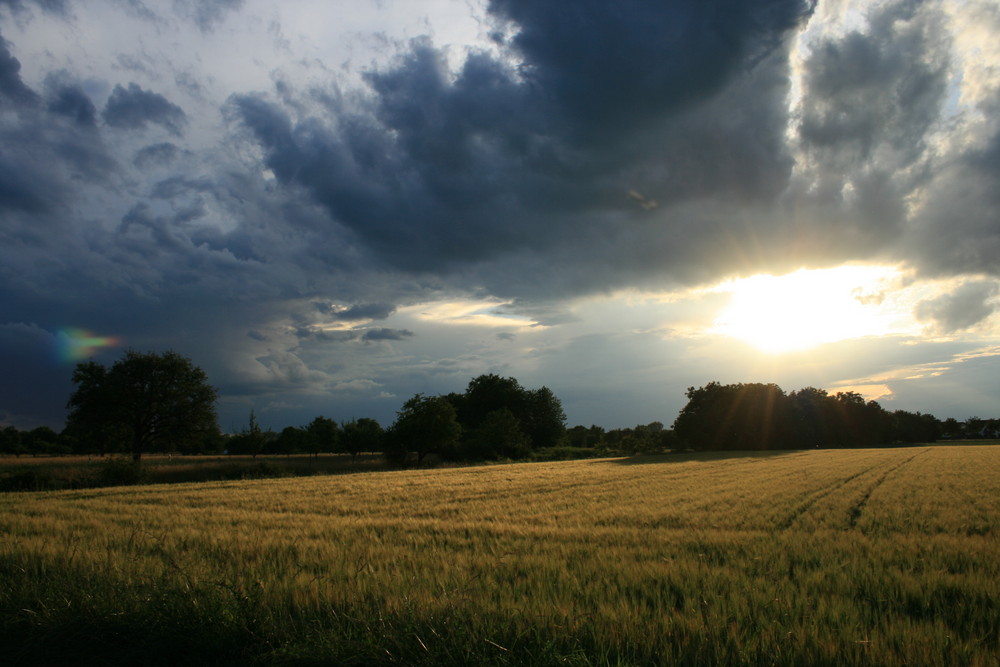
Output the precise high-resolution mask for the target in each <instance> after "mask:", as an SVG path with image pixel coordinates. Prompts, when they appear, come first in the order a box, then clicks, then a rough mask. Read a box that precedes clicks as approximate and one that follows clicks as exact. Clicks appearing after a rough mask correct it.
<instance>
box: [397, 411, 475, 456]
mask: <svg viewBox="0 0 1000 667" xmlns="http://www.w3.org/2000/svg"><path fill="white" fill-rule="evenodd" d="M461 435H462V427H461V426H460V425H459V423H458V419H457V415H456V413H455V407H454V406H453V405H452V404H451V403H450V402H449V401H448V399H447V398H445V397H444V396H424V395H423V394H417V395H416V396H414V397H413V398H411V399H410V400H408V401H407V402H406V403H404V404H403V407H402V409H400V410H399V412H398V413H396V421H395V422H394V423H393V425H392V426H391V427H390V429H389V439H390V446H389V447H388V448H387V450H386V454H387V455H388V456H389V458H391V459H396V460H399V461H401V462H405V461H406V458H407V456H408V455H409V452H416V454H417V463H421V462H422V461H423V460H424V457H425V456H426V455H428V454H437V455H439V456H442V457H444V458H452V457H454V456H455V454H456V451H457V448H458V443H459V438H460V437H461Z"/></svg>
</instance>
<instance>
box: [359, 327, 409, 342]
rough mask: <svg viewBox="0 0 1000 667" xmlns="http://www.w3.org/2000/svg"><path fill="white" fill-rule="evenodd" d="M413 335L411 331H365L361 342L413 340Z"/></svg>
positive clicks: (380, 329)
mask: <svg viewBox="0 0 1000 667" xmlns="http://www.w3.org/2000/svg"><path fill="white" fill-rule="evenodd" d="M413 335H414V334H413V332H412V331H410V330H409V329H388V328H384V327H382V328H378V329H365V332H364V333H363V334H361V340H363V341H365V342H366V343H368V342H371V341H380V340H404V339H406V338H411V337H412V336H413Z"/></svg>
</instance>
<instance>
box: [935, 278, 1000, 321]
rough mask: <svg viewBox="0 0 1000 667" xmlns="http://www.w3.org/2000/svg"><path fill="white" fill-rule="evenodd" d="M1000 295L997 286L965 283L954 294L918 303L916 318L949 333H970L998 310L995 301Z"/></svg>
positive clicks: (989, 282) (984, 282) (993, 284)
mask: <svg viewBox="0 0 1000 667" xmlns="http://www.w3.org/2000/svg"><path fill="white" fill-rule="evenodd" d="M997 294H1000V286H998V284H997V283H996V282H992V281H982V282H974V283H966V284H964V285H962V286H961V287H959V288H958V289H956V290H955V291H954V292H952V293H951V294H945V295H942V296H939V297H936V298H934V299H929V300H927V301H923V302H921V303H919V304H918V305H917V317H919V318H920V319H922V320H930V321H932V322H933V323H934V324H935V325H936V326H937V328H939V329H940V330H942V331H944V332H948V333H952V332H955V331H961V330H962V329H968V328H969V327H971V326H975V325H976V324H979V323H980V322H982V321H983V320H985V319H986V318H988V317H989V316H990V315H992V314H993V313H994V312H995V311H996V310H997V308H998V306H1000V304H998V303H997V302H996V300H995V298H994V297H996V296H997Z"/></svg>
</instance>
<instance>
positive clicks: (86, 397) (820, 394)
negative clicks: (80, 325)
mask: <svg viewBox="0 0 1000 667" xmlns="http://www.w3.org/2000/svg"><path fill="white" fill-rule="evenodd" d="M72 379H73V384H74V385H75V389H74V391H73V392H72V394H71V395H70V397H69V401H68V403H67V407H68V408H69V409H70V413H69V416H68V418H67V422H66V427H65V428H64V429H63V431H62V432H61V433H56V432H55V431H54V430H53V429H51V428H49V427H46V426H42V427H38V428H35V429H32V430H28V431H20V430H18V429H16V428H14V427H12V426H8V427H6V428H3V429H0V454H7V455H11V454H13V455H22V454H29V455H60V454H102V455H103V454H110V453H118V452H128V453H130V454H131V455H132V458H133V459H134V460H135V461H140V460H141V457H142V454H143V453H146V452H168V451H169V452H177V453H181V454H209V453H224V452H225V453H229V454H244V455H250V456H257V455H259V454H270V455H275V454H286V455H291V454H312V455H319V454H321V453H343V454H349V455H351V456H352V457H356V456H357V455H359V454H361V453H363V452H364V453H380V454H384V455H385V457H386V458H387V459H389V460H390V461H392V462H394V463H397V464H401V465H405V464H409V463H418V464H419V463H424V462H426V461H428V460H445V461H489V460H516V459H527V458H574V457H579V456H594V455H609V456H610V455H616V454H640V453H657V452H664V451H676V450H682V449H693V450H711V449H744V450H764V449H803V448H814V447H823V448H827V447H873V446H884V445H892V444H895V443H913V442H934V441H936V440H938V439H940V438H942V437H943V438H984V437H993V438H996V437H1000V420H997V419H980V418H978V417H970V418H969V419H967V420H966V421H965V422H958V421H956V420H955V419H947V420H945V421H943V422H942V421H939V420H938V419H936V418H935V417H934V416H933V415H930V414H921V413H920V412H916V413H912V412H907V411H905V410H896V411H893V412H889V411H887V410H885V409H883V408H882V407H881V406H880V405H879V404H878V403H877V402H875V401H865V400H864V398H863V397H862V396H861V395H860V394H857V393H855V392H850V391H848V392H838V393H836V394H833V395H830V394H828V393H827V392H826V391H825V390H823V389H816V388H813V387H806V388H804V389H800V390H798V391H792V392H790V393H785V392H784V391H783V390H782V389H781V388H780V387H778V386H777V385H775V384H762V383H739V384H721V383H719V382H710V383H709V384H707V385H705V386H704V387H698V388H695V387H689V388H688V390H687V392H686V396H687V399H688V402H687V404H686V405H685V406H684V408H683V409H682V410H681V412H680V414H679V415H678V416H677V418H676V420H675V421H674V423H673V427H672V428H670V429H668V428H666V427H665V426H664V425H663V423H662V422H659V421H654V422H650V423H649V424H645V425H643V424H640V425H636V426H635V427H634V428H622V429H611V430H605V429H604V428H602V427H599V426H590V427H584V426H574V427H572V428H568V429H567V428H566V415H565V412H564V411H563V408H562V404H561V402H560V400H559V399H558V398H557V397H556V396H555V394H554V393H553V392H552V391H551V390H550V389H549V388H547V387H541V388H539V389H527V388H525V387H522V386H521V384H520V383H519V382H518V381H517V380H516V379H514V378H512V377H501V376H499V375H496V374H484V375H480V376H478V377H476V378H473V379H472V380H471V381H470V382H469V384H468V386H467V387H466V389H465V391H464V392H462V393H454V392H453V393H449V394H444V395H437V396H427V395H424V394H417V395H415V396H413V397H412V398H410V399H409V400H407V401H406V402H405V403H404V404H403V406H402V407H401V408H400V409H399V411H398V412H397V414H396V418H395V420H394V422H393V423H392V424H391V425H390V426H389V427H388V428H383V427H382V425H381V424H379V422H377V421H376V420H374V419H371V418H367V417H363V418H360V419H352V420H350V421H343V422H337V421H335V420H333V419H329V418H327V417H323V416H319V417H316V418H314V419H313V420H312V421H311V422H309V423H308V424H306V425H303V426H298V427H297V426H289V427H286V428H284V429H283V430H281V431H280V432H277V433H276V432H273V431H271V430H270V429H267V430H265V429H263V428H262V427H261V426H260V424H259V423H258V422H257V418H256V414H255V413H254V411H253V410H251V411H250V415H249V420H248V424H247V425H246V426H245V427H244V428H242V429H241V430H240V432H239V433H236V434H230V435H226V434H223V433H222V432H221V431H220V429H219V427H218V419H217V415H216V411H215V401H216V398H217V392H216V390H215V388H214V387H212V386H211V385H210V384H209V383H208V379H207V377H206V375H205V373H204V371H202V370H201V369H200V368H198V367H197V366H195V365H194V364H193V363H192V362H191V361H190V359H187V358H185V357H183V356H181V355H179V354H177V353H176V352H165V353H162V354H157V353H140V352H136V351H134V350H130V351H128V352H126V353H125V355H124V356H123V357H122V358H121V359H119V360H118V361H117V362H115V363H114V364H113V365H112V366H111V367H105V366H102V365H100V364H98V363H96V362H92V361H90V362H84V363H80V364H77V366H76V368H75V370H74V372H73V378H72Z"/></svg>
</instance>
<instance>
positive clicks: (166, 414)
mask: <svg viewBox="0 0 1000 667" xmlns="http://www.w3.org/2000/svg"><path fill="white" fill-rule="evenodd" d="M73 384H75V385H76V389H75V390H74V391H73V393H72V395H70V398H69V403H68V406H67V407H69V408H70V414H69V417H68V420H67V428H68V429H69V430H71V431H73V432H74V433H79V434H84V435H86V436H89V437H90V438H95V437H97V438H99V437H109V436H112V437H118V438H122V439H123V440H124V441H125V442H126V443H127V445H128V448H129V450H130V451H131V452H132V459H133V460H134V461H136V462H137V463H138V462H139V461H140V460H141V458H142V454H143V453H144V452H146V451H150V450H152V449H154V448H157V447H166V446H171V445H176V444H178V443H182V442H183V441H185V440H200V439H205V438H208V437H211V436H214V435H215V434H216V433H217V432H218V423H217V417H216V413H215V400H216V390H215V388H214V387H212V386H211V385H210V384H208V378H207V376H206V375H205V372H204V371H203V370H202V369H200V368H198V367H197V366H195V365H194V364H193V363H191V360H190V359H187V358H186V357H183V356H181V355H180V354H178V353H176V352H173V351H168V352H164V353H162V354H157V353H154V352H150V353H140V352H136V351H134V350H129V351H128V352H126V353H125V356H124V357H122V358H121V359H119V360H118V361H116V362H115V363H114V364H113V365H112V366H111V367H110V368H106V367H104V366H102V365H100V364H98V363H96V362H93V361H88V362H84V363H81V364H77V366H76V370H75V371H74V372H73Z"/></svg>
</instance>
